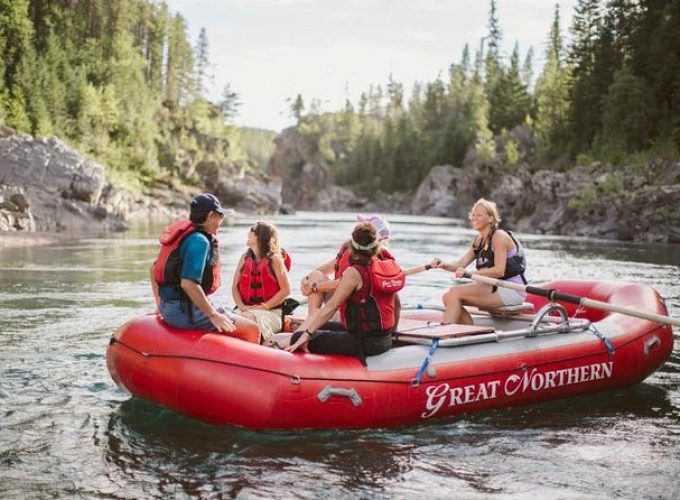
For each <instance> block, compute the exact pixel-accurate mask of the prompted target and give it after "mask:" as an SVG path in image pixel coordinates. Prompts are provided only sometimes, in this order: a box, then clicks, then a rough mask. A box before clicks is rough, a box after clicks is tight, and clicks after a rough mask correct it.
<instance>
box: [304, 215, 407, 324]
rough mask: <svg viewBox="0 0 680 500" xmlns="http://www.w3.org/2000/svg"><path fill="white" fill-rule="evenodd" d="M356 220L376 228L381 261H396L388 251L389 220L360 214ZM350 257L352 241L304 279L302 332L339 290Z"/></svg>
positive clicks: (341, 247)
mask: <svg viewBox="0 0 680 500" xmlns="http://www.w3.org/2000/svg"><path fill="white" fill-rule="evenodd" d="M356 220H357V221H358V222H369V223H371V225H373V227H375V230H376V232H377V234H378V240H379V242H380V248H379V250H378V257H379V258H380V259H392V260H394V257H393V256H392V254H391V253H390V252H389V250H387V245H388V243H389V239H390V235H391V229H390V225H389V223H388V222H387V220H385V218H384V217H383V216H381V215H378V214H370V215H360V214H359V215H357V216H356ZM350 255H351V250H350V240H347V241H345V242H344V243H343V244H342V245H340V248H339V249H338V252H337V254H336V255H335V257H334V258H333V259H331V260H329V261H328V262H326V263H325V264H322V265H321V266H319V267H317V268H316V269H314V270H313V271H312V272H311V273H309V274H308V275H307V276H305V277H304V278H303V279H302V281H301V283H300V291H301V292H302V295H304V296H306V297H307V319H305V321H304V322H303V323H302V324H301V325H300V328H301V329H302V330H304V329H305V328H307V326H308V325H309V323H310V322H311V321H312V320H313V319H314V317H315V316H316V314H317V313H318V312H319V310H320V309H321V306H322V305H323V303H324V302H325V301H326V300H327V299H329V298H330V296H331V294H332V293H333V292H334V291H335V289H336V288H337V286H338V283H339V282H340V278H341V277H342V273H343V272H344V271H345V269H347V267H348V266H349V257H350ZM331 275H333V279H331V278H330V276H331Z"/></svg>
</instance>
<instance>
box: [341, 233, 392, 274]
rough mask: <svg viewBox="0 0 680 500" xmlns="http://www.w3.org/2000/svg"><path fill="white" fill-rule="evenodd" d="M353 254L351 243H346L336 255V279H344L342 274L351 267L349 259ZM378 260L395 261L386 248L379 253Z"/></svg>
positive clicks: (382, 248)
mask: <svg viewBox="0 0 680 500" xmlns="http://www.w3.org/2000/svg"><path fill="white" fill-rule="evenodd" d="M351 255H352V252H351V251H350V248H349V242H347V241H346V242H344V243H343V244H342V245H341V246H340V248H339V249H338V253H337V254H336V255H335V279H336V280H337V279H340V278H342V273H344V272H345V269H347V268H348V267H349V258H350V256H351ZM378 258H379V259H380V260H394V256H393V255H392V254H391V253H390V251H389V250H387V248H385V247H381V248H380V251H379V252H378Z"/></svg>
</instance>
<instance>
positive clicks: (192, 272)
mask: <svg viewBox="0 0 680 500" xmlns="http://www.w3.org/2000/svg"><path fill="white" fill-rule="evenodd" d="M179 255H180V258H181V259H182V269H181V270H180V273H179V277H180V279H186V280H191V281H195V282H196V283H198V284H199V285H200V284H201V281H203V272H204V271H205V266H206V265H207V264H208V262H209V261H210V240H208V238H207V237H206V236H205V235H204V234H202V233H199V232H198V231H196V232H193V233H191V234H190V235H189V236H187V237H186V238H185V239H184V241H183V242H182V243H181V244H180V246H179ZM159 294H160V296H161V298H163V299H170V300H172V299H180V298H182V293H181V291H180V290H178V289H173V288H170V287H166V286H161V287H160V290H159Z"/></svg>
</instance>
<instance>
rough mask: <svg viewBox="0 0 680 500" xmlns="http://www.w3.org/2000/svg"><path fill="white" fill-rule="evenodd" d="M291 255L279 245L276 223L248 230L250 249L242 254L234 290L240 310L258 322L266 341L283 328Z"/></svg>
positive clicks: (289, 288)
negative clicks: (282, 307) (283, 308)
mask: <svg viewBox="0 0 680 500" xmlns="http://www.w3.org/2000/svg"><path fill="white" fill-rule="evenodd" d="M289 269H290V257H289V255H288V254H287V253H286V251H285V250H283V249H281V248H279V243H278V235H277V231H276V228H275V227H274V225H272V224H269V223H267V222H258V223H257V224H255V225H254V226H253V227H251V228H250V229H249V230H248V250H247V251H246V253H244V254H243V255H242V256H241V259H240V260H239V263H238V266H237V267H236V273H234V280H233V283H232V287H231V293H232V296H233V298H234V303H235V304H236V307H237V309H238V311H239V313H240V314H241V315H242V316H244V317H246V318H248V319H252V320H254V321H256V322H257V324H258V326H259V328H260V333H261V334H262V343H263V344H267V345H268V344H270V343H271V338H272V336H273V335H274V334H275V333H279V332H280V331H281V330H282V329H283V314H282V312H281V307H280V306H281V303H282V302H283V301H284V299H285V298H286V297H288V296H289V295H290V291H291V286H290V280H289V279H288V270H289Z"/></svg>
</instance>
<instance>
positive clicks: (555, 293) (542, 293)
mask: <svg viewBox="0 0 680 500" xmlns="http://www.w3.org/2000/svg"><path fill="white" fill-rule="evenodd" d="M465 277H466V278H470V279H473V280H475V281H478V282H480V283H486V284H488V285H493V286H500V287H503V288H511V289H513V290H520V291H524V292H526V293H528V294H531V295H538V296H539V297H546V298H548V299H550V300H561V301H563V302H570V303H572V304H577V305H582V306H586V307H592V308H593V309H601V310H603V311H610V312H617V313H621V314H626V315H628V316H634V317H636V318H642V319H647V320H649V321H656V322H657V323H663V324H665V325H674V326H680V319H678V318H671V317H669V316H662V315H661V314H656V313H652V312H649V311H640V310H638V309H631V308H630V307H624V306H618V305H616V304H609V303H607V302H601V301H599V300H593V299H589V298H587V297H579V296H577V295H571V294H568V293H564V292H560V291H559V290H546V289H545V288H539V287H537V286H531V285H520V284H519V283H512V282H511V281H505V280H498V279H495V278H489V277H488V276H482V275H481V274H476V273H468V272H466V273H465Z"/></svg>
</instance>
